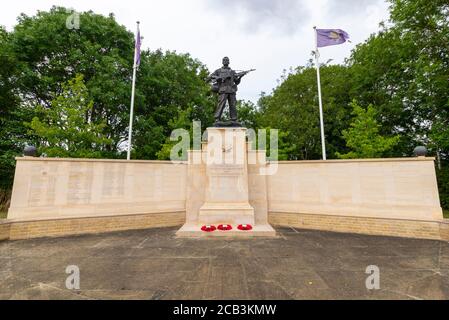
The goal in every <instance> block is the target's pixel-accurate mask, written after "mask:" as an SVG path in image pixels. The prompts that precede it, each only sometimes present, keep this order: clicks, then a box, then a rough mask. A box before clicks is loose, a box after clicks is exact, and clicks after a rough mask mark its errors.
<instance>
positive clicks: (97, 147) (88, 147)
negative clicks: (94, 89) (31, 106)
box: [27, 75, 111, 158]
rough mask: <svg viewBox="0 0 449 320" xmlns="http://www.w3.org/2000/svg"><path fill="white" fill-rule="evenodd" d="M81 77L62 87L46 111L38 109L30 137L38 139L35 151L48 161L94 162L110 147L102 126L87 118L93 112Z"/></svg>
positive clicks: (43, 108) (91, 103)
mask: <svg viewBox="0 0 449 320" xmlns="http://www.w3.org/2000/svg"><path fill="white" fill-rule="evenodd" d="M93 105H94V103H93V101H89V95H88V91H87V88H86V85H85V84H84V82H83V77H82V76H81V75H78V76H76V77H75V78H74V79H73V80H69V81H68V83H67V84H63V85H62V92H61V93H60V94H59V95H58V96H57V97H56V98H55V99H54V100H53V101H51V105H50V107H49V108H48V107H44V106H40V107H38V114H39V117H34V118H33V120H32V121H31V123H28V124H27V126H29V127H30V129H31V130H30V131H31V132H30V133H31V134H34V135H36V136H37V137H38V138H39V142H40V143H39V151H40V152H42V153H45V154H46V155H48V156H49V157H72V158H98V157H101V156H102V152H101V150H104V146H105V145H107V144H110V143H111V140H110V139H108V138H107V136H106V134H104V128H105V126H106V123H105V122H104V121H103V122H96V121H93V119H92V118H90V117H89V115H90V112H91V111H92V108H93Z"/></svg>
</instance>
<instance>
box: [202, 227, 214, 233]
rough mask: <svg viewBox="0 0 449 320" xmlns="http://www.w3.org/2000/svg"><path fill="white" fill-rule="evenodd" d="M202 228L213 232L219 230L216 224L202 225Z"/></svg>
mask: <svg viewBox="0 0 449 320" xmlns="http://www.w3.org/2000/svg"><path fill="white" fill-rule="evenodd" d="M201 230H203V231H204V232H212V231H215V230H217V228H215V226H202V227H201Z"/></svg>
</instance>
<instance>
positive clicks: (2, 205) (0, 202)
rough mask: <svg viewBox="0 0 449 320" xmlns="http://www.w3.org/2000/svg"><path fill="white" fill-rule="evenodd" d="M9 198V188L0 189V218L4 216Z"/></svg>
mask: <svg viewBox="0 0 449 320" xmlns="http://www.w3.org/2000/svg"><path fill="white" fill-rule="evenodd" d="M10 200H11V190H3V189H0V219H3V218H6V212H7V211H8V208H9V203H10Z"/></svg>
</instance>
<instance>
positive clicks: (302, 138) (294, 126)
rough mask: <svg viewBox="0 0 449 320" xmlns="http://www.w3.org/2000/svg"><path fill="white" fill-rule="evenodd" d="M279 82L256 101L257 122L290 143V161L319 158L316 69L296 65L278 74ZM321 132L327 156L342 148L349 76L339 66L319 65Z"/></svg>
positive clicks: (347, 120)
mask: <svg viewBox="0 0 449 320" xmlns="http://www.w3.org/2000/svg"><path fill="white" fill-rule="evenodd" d="M282 79H283V81H282V82H281V83H280V85H279V86H278V87H277V88H275V89H274V90H273V93H272V94H271V95H263V96H262V97H261V98H260V100H259V102H258V105H259V112H260V115H259V116H258V124H259V126H261V127H271V128H276V129H279V130H281V131H282V132H283V134H285V137H284V139H285V143H287V144H288V145H290V146H294V147H295V149H293V150H292V151H291V153H290V154H289V157H288V158H289V159H291V160H296V159H298V160H308V159H320V158H321V138H320V120H319V109H318V94H317V92H318V91H317V80H316V69H315V68H314V67H313V66H308V67H298V68H297V69H296V70H295V71H293V72H291V73H290V74H288V75H284V76H283V77H282ZM321 82H322V91H323V109H324V121H325V134H326V142H327V150H328V154H329V157H335V152H336V151H340V152H341V151H346V150H347V149H346V146H345V142H344V140H343V139H342V137H341V130H343V129H345V128H347V126H348V125H349V121H350V118H351V115H350V109H349V106H348V103H349V102H350V97H349V91H350V88H351V78H350V75H349V71H348V68H347V67H345V66H341V65H332V66H327V65H323V66H322V67H321Z"/></svg>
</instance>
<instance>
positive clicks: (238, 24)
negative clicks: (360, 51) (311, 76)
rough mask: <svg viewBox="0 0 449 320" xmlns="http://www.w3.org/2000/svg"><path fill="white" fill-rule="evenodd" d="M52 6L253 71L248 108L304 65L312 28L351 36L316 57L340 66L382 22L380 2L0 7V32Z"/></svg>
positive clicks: (43, 2) (245, 86) (210, 62)
mask: <svg viewBox="0 0 449 320" xmlns="http://www.w3.org/2000/svg"><path fill="white" fill-rule="evenodd" d="M52 5H60V6H65V7H69V8H73V9H75V10H76V11H87V10H93V11H95V12H96V13H101V14H104V15H107V14H109V13H110V12H113V13H114V14H115V16H116V19H117V21H118V22H119V23H120V24H122V25H125V26H126V27H127V28H128V29H129V30H132V31H134V30H135V22H136V21H137V20H139V21H141V33H142V36H144V40H143V44H142V46H143V47H144V48H150V49H152V50H154V49H157V48H162V49H164V50H165V49H169V50H176V51H177V52H180V53H187V52H188V53H190V54H191V55H192V56H193V57H194V58H198V59H199V60H200V61H202V62H203V63H205V64H206V65H207V66H208V68H209V69H210V70H215V69H216V68H218V67H220V65H221V58H222V57H223V56H224V55H227V56H229V57H230V59H231V67H232V68H233V69H236V70H245V69H252V68H255V69H257V71H256V72H254V73H251V74H249V75H248V76H247V77H245V78H244V81H242V84H241V85H240V87H239V98H240V99H248V100H252V101H254V102H256V101H257V99H258V97H259V94H260V93H261V92H262V91H265V92H267V93H270V92H271V91H272V89H273V88H274V87H275V86H276V84H277V82H276V80H277V79H279V76H280V75H281V74H282V70H283V69H288V68H289V67H296V66H299V65H305V64H306V63H307V61H308V59H309V58H310V53H311V51H312V50H313V49H314V46H315V44H314V33H313V29H312V28H313V26H314V25H316V26H317V27H318V28H341V29H343V30H345V31H347V32H348V33H349V34H350V36H351V40H352V43H346V44H343V45H339V46H333V47H327V48H323V49H322V50H321V57H322V61H327V60H328V59H334V60H333V62H334V63H341V62H343V60H344V59H345V58H346V57H348V56H349V54H350V52H351V49H353V48H354V46H355V45H356V44H358V43H360V42H363V41H364V40H366V39H367V37H368V36H369V35H370V34H371V33H373V32H376V31H377V30H378V29H379V23H380V22H381V21H382V20H386V19H387V18H388V4H387V3H385V2H384V0H188V1H186V0H184V1H183V0H150V1H141V0H140V1H138V0H126V1H124V0H107V1H106V0H96V1H95V0H76V1H73V0H59V1H58V0H52V1H48V0H15V1H8V2H6V3H3V4H2V9H1V11H0V24H1V25H4V26H6V28H7V29H8V30H11V29H12V28H13V26H14V25H15V23H16V18H17V16H18V15H19V14H20V13H22V12H23V13H26V14H28V15H34V14H35V13H36V11H37V10H48V9H50V8H51V6H52ZM81 28H82V25H81Z"/></svg>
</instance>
